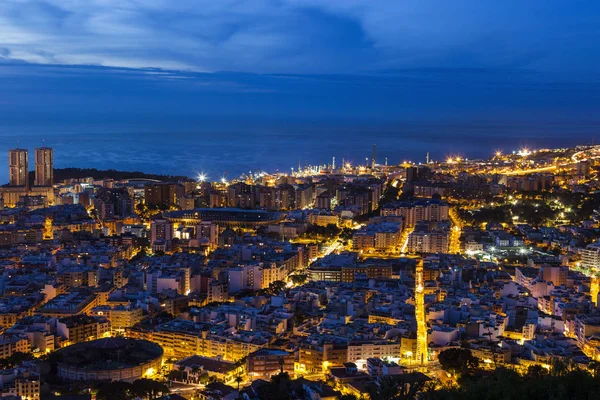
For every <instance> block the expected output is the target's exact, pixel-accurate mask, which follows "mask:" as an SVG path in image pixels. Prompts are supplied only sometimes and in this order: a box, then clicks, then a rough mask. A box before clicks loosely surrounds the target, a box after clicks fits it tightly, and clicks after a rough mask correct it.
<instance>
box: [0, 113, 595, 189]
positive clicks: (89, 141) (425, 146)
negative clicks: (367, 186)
mask: <svg viewBox="0 0 600 400" xmlns="http://www.w3.org/2000/svg"><path fill="white" fill-rule="evenodd" d="M599 132H600V124H597V123H589V124H582V123H580V122H579V123H577V124H573V123H567V122H565V123H558V122H552V123H544V122H543V121H542V122H540V121H536V122H519V121H467V122H465V121H464V120H463V121H452V120H450V121H433V122H432V121H360V122H356V121H343V120H333V121H324V120H308V121H305V120H301V119H289V120H285V119H279V120H252V119H249V120H248V119H244V120H237V119H236V118H235V117H228V118H226V119H214V118H212V119H211V118H208V119H197V120H185V121H177V120H173V119H171V120H168V121H160V120H153V121H145V120H143V119H131V120H129V121H122V120H121V121H94V122H86V121H69V120H68V119H67V120H64V119H63V120H60V121H52V120H48V121H43V120H36V121H34V122H31V123H28V122H23V121H21V122H19V123H6V124H0V182H6V181H7V180H8V159H7V158H8V157H7V153H8V150H9V149H11V148H15V147H20V148H27V149H29V150H30V169H33V154H32V151H33V149H34V148H35V147H41V146H49V147H52V148H54V163H55V167H56V168H64V167H81V168H97V169H117V170H124V171H143V172H148V173H159V174H173V175H185V176H190V177H194V176H197V175H199V174H201V173H202V174H205V175H207V176H208V178H209V179H211V180H219V179H221V178H222V177H226V178H227V179H232V178H235V177H238V176H240V175H241V174H247V173H249V172H257V171H265V172H268V173H273V172H277V171H291V169H292V168H294V169H297V168H298V165H300V166H302V167H303V166H306V165H322V164H331V163H332V162H333V158H334V157H335V162H336V164H337V165H339V164H340V163H341V162H350V163H353V164H355V165H356V164H361V163H365V160H366V159H370V157H371V156H372V154H373V147H374V145H375V146H376V150H375V154H376V161H377V163H380V164H384V163H385V162H387V163H388V164H390V165H391V164H399V163H401V162H403V161H407V160H410V161H413V162H416V163H419V162H425V160H426V157H427V154H429V157H430V159H431V160H441V159H445V158H447V157H449V156H457V155H460V156H462V157H465V158H469V159H473V158H487V157H490V156H492V155H493V154H494V153H495V152H496V151H498V150H501V151H503V152H512V151H516V150H518V149H520V148H523V147H528V148H530V149H540V148H559V147H571V146H576V145H584V144H594V143H595V140H596V137H595V136H596V135H598V133H599ZM1 166H6V167H5V168H2V167H1Z"/></svg>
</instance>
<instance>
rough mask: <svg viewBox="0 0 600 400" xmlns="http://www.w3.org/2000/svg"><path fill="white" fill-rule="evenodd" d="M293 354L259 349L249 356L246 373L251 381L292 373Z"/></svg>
mask: <svg viewBox="0 0 600 400" xmlns="http://www.w3.org/2000/svg"><path fill="white" fill-rule="evenodd" d="M294 359H295V357H294V354H293V353H288V352H287V351H283V350H277V349H266V348H265V349H260V350H258V351H255V352H254V353H252V354H249V355H248V357H247V359H246V371H247V373H248V375H249V376H251V377H252V379H270V378H271V376H273V375H277V374H279V373H280V372H284V373H288V374H293V373H294Z"/></svg>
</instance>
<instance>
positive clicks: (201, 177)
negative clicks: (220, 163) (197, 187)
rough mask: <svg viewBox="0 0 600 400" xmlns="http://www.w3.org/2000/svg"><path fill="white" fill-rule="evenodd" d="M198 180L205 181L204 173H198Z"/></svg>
mask: <svg viewBox="0 0 600 400" xmlns="http://www.w3.org/2000/svg"><path fill="white" fill-rule="evenodd" d="M198 181H199V182H206V175H205V174H199V175H198Z"/></svg>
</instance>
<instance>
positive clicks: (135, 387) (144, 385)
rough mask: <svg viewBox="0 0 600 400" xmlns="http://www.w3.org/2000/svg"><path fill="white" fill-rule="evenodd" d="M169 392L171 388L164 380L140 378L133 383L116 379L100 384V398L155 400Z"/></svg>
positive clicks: (106, 399)
mask: <svg viewBox="0 0 600 400" xmlns="http://www.w3.org/2000/svg"><path fill="white" fill-rule="evenodd" d="M168 393H169V388H168V387H167V385H165V384H164V383H162V382H158V381H155V380H152V379H138V380H136V381H134V382H133V383H129V382H123V381H120V382H119V381H115V382H105V383H101V384H99V385H98V388H97V394H96V398H97V399H98V400H114V399H122V400H133V399H136V398H142V399H148V400H154V399H156V398H158V397H159V396H163V395H166V394H168Z"/></svg>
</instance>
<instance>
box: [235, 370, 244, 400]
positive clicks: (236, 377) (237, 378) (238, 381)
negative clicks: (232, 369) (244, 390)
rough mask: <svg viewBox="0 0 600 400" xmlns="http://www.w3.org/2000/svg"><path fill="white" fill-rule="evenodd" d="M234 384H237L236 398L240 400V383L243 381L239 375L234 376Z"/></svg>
mask: <svg viewBox="0 0 600 400" xmlns="http://www.w3.org/2000/svg"><path fill="white" fill-rule="evenodd" d="M234 380H235V382H236V383H237V391H238V397H239V398H240V399H241V398H242V394H241V393H240V383H242V382H243V381H244V379H243V378H242V376H241V375H239V374H238V375H236V376H235V379H234Z"/></svg>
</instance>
